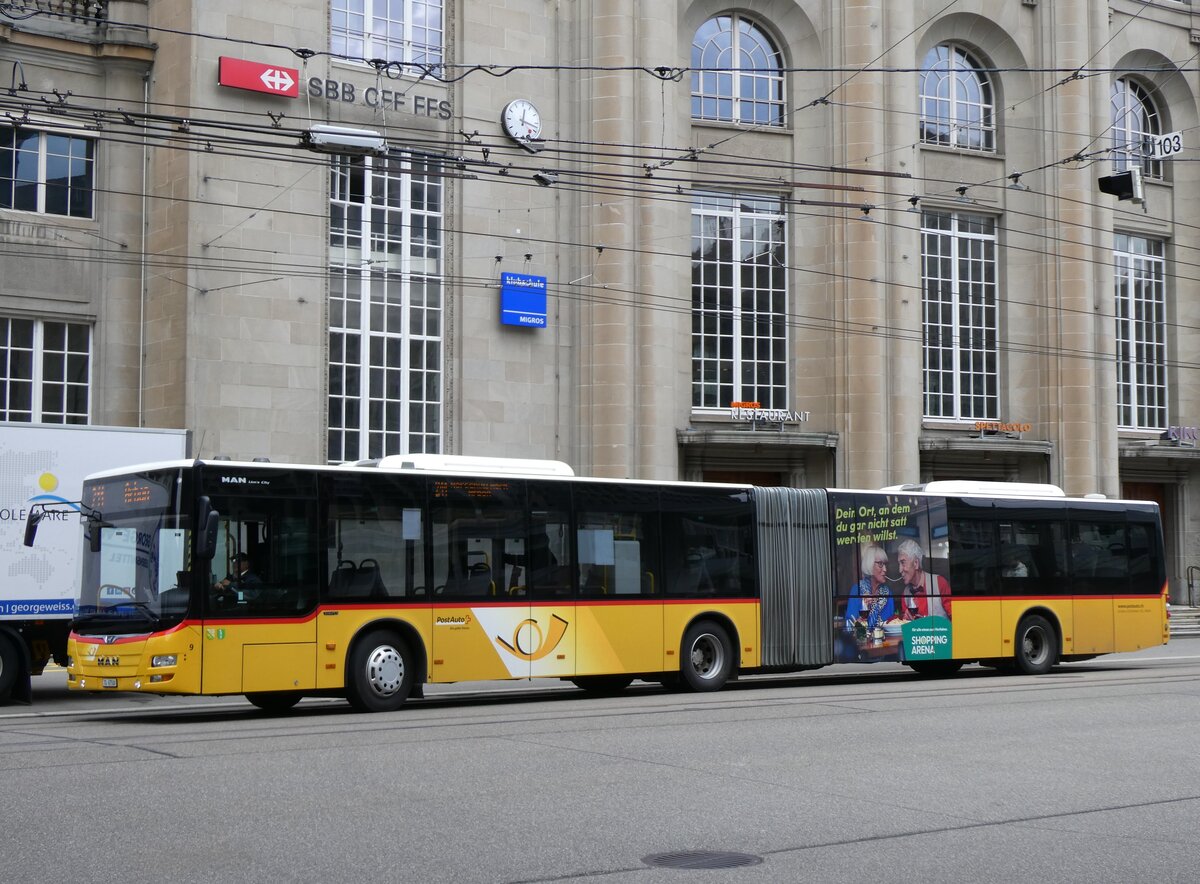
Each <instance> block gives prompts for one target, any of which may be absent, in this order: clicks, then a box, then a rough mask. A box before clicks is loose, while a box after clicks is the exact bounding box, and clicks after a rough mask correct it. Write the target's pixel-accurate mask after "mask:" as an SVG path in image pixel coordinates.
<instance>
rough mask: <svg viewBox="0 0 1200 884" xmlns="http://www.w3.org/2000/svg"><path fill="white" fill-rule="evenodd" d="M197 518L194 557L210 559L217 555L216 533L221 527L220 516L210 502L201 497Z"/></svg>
mask: <svg viewBox="0 0 1200 884" xmlns="http://www.w3.org/2000/svg"><path fill="white" fill-rule="evenodd" d="M199 516H200V518H199V525H200V536H199V542H198V544H197V546H196V556H197V558H201V559H211V558H212V557H213V556H215V555H216V554H217V532H218V530H219V529H220V527H221V514H220V513H218V512H217V511H216V510H215V509H213V505H212V501H211V500H209V499H208V498H207V497H201V498H200V513H199Z"/></svg>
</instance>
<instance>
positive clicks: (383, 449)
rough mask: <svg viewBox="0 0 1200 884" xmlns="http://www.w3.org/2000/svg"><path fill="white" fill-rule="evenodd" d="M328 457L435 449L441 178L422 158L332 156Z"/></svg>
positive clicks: (351, 457)
mask: <svg viewBox="0 0 1200 884" xmlns="http://www.w3.org/2000/svg"><path fill="white" fill-rule="evenodd" d="M329 277H330V279H329V437H328V443H329V460H331V461H334V462H340V461H346V460H360V459H365V458H376V457H383V456H385V455H388V454H407V453H411V452H437V451H439V450H440V445H441V428H442V282H443V281H442V179H441V177H440V175H439V174H438V172H437V168H436V163H435V161H434V160H432V159H431V158H428V157H419V156H413V155H404V156H401V155H393V156H391V157H388V158H386V159H384V158H338V159H336V160H334V161H333V169H332V176H331V186H330V222H329Z"/></svg>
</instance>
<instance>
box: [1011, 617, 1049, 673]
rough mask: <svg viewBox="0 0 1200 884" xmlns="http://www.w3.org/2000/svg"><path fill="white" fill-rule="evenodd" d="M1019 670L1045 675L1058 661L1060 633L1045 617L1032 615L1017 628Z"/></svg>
mask: <svg viewBox="0 0 1200 884" xmlns="http://www.w3.org/2000/svg"><path fill="white" fill-rule="evenodd" d="M1016 644H1017V648H1016V651H1017V660H1016V662H1017V668H1018V669H1019V670H1021V672H1023V673H1025V674H1026V675H1044V674H1045V673H1047V672H1049V671H1050V669H1051V668H1052V667H1053V666H1054V664H1055V663H1056V662H1057V661H1058V633H1056V632H1055V631H1054V627H1053V626H1051V625H1050V621H1048V620H1047V619H1046V618H1045V617H1039V616H1038V615H1037V614H1031V615H1030V616H1028V617H1026V618H1025V619H1024V620H1022V621H1021V623H1020V625H1019V626H1017V642H1016Z"/></svg>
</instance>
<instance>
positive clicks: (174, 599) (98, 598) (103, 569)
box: [73, 469, 192, 635]
mask: <svg viewBox="0 0 1200 884" xmlns="http://www.w3.org/2000/svg"><path fill="white" fill-rule="evenodd" d="M183 481H184V477H183V474H182V471H181V470H179V469H168V470H161V471H152V472H144V473H135V474H130V475H127V476H120V477H117V478H104V479H98V480H94V481H88V482H86V483H85V484H84V489H83V503H84V513H85V515H84V518H83V522H84V540H83V573H82V580H81V581H80V591H79V595H78V597H77V599H76V610H75V622H74V624H73V629H74V630H75V632H77V633H79V634H82V635H88V634H93V635H94V634H97V633H111V634H128V633H137V632H146V631H150V630H159V629H165V628H170V627H171V626H173V625H175V624H177V623H178V622H179V621H181V620H182V619H183V617H184V616H185V615H186V614H187V612H188V609H189V595H190V586H191V581H190V577H189V574H190V567H191V557H192V553H191V550H192V538H191V524H190V523H191V518H190V515H189V514H187V513H185V512H183V511H182V509H183V508H182V507H181V501H183V500H185V499H186V498H185V497H184V496H183Z"/></svg>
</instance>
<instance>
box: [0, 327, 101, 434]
mask: <svg viewBox="0 0 1200 884" xmlns="http://www.w3.org/2000/svg"><path fill="white" fill-rule="evenodd" d="M91 351H92V330H91V327H90V326H87V325H84V324H83V323H78V322H52V321H50V320H41V319H10V318H6V317H0V420H6V421H37V422H40V423H47V424H86V423H87V422H88V415H89V399H90V396H89V390H90V386H91Z"/></svg>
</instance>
